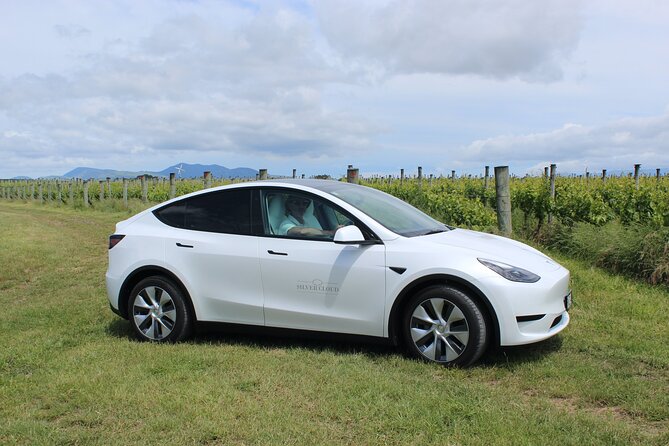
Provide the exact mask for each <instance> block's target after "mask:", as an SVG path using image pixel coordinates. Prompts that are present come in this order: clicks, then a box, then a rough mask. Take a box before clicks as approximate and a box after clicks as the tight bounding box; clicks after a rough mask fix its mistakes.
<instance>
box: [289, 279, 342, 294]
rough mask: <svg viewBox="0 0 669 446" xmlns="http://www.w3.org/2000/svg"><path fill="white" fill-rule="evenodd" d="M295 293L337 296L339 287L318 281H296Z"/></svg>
mask: <svg viewBox="0 0 669 446" xmlns="http://www.w3.org/2000/svg"><path fill="white" fill-rule="evenodd" d="M297 291H302V292H306V293H317V294H337V293H339V286H338V284H336V283H328V282H323V281H322V280H319V279H314V280H298V282H297Z"/></svg>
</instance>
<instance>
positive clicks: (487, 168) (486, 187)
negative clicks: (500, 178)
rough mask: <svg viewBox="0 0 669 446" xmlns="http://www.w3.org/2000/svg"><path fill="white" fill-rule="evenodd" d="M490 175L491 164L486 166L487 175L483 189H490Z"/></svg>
mask: <svg viewBox="0 0 669 446" xmlns="http://www.w3.org/2000/svg"><path fill="white" fill-rule="evenodd" d="M489 176H490V166H485V175H484V178H483V189H486V190H487V189H488V177H489Z"/></svg>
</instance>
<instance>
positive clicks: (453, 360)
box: [402, 285, 488, 367]
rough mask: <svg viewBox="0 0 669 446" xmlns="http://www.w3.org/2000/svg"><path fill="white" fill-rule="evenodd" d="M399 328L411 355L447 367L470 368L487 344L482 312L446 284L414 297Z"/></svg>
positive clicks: (486, 330) (474, 303)
mask: <svg viewBox="0 0 669 446" xmlns="http://www.w3.org/2000/svg"><path fill="white" fill-rule="evenodd" d="M402 326H403V333H404V341H405V344H406V346H407V348H408V350H409V352H410V353H411V354H413V355H415V356H418V357H419V358H422V359H424V360H426V361H430V362H436V363H439V364H443V365H447V366H462V367H466V366H468V365H471V364H472V363H473V362H475V361H476V360H478V359H479V358H480V357H481V355H482V354H483V352H484V351H485V349H486V346H487V342H488V328H487V326H486V322H485V318H484V316H483V312H482V311H481V309H480V308H479V307H478V305H477V304H476V302H475V301H474V300H473V299H472V298H471V297H469V296H468V295H467V294H466V293H464V292H462V291H460V290H459V289H457V288H453V287H451V286H448V285H438V286H433V287H430V288H426V289H424V290H422V291H421V292H419V293H418V294H417V295H416V296H414V297H413V298H412V299H411V300H410V301H409V302H408V303H407V306H406V307H405V313H404V319H403V324H402Z"/></svg>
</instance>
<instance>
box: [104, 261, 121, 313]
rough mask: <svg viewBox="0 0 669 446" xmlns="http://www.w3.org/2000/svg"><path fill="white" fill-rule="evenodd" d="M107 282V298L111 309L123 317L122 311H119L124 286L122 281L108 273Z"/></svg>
mask: <svg viewBox="0 0 669 446" xmlns="http://www.w3.org/2000/svg"><path fill="white" fill-rule="evenodd" d="M105 282H106V285H107V298H108V299H109V307H110V308H111V310H112V311H113V312H114V313H116V314H118V315H119V316H121V317H123V315H122V314H121V311H120V310H119V302H118V298H119V294H120V291H121V285H122V283H121V281H120V280H119V279H118V278H116V277H114V276H112V275H110V274H109V272H107V274H106V275H105Z"/></svg>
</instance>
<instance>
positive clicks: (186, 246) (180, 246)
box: [177, 242, 193, 248]
mask: <svg viewBox="0 0 669 446" xmlns="http://www.w3.org/2000/svg"><path fill="white" fill-rule="evenodd" d="M177 246H178V247H179V248H192V247H193V245H183V244H181V243H179V242H177Z"/></svg>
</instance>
